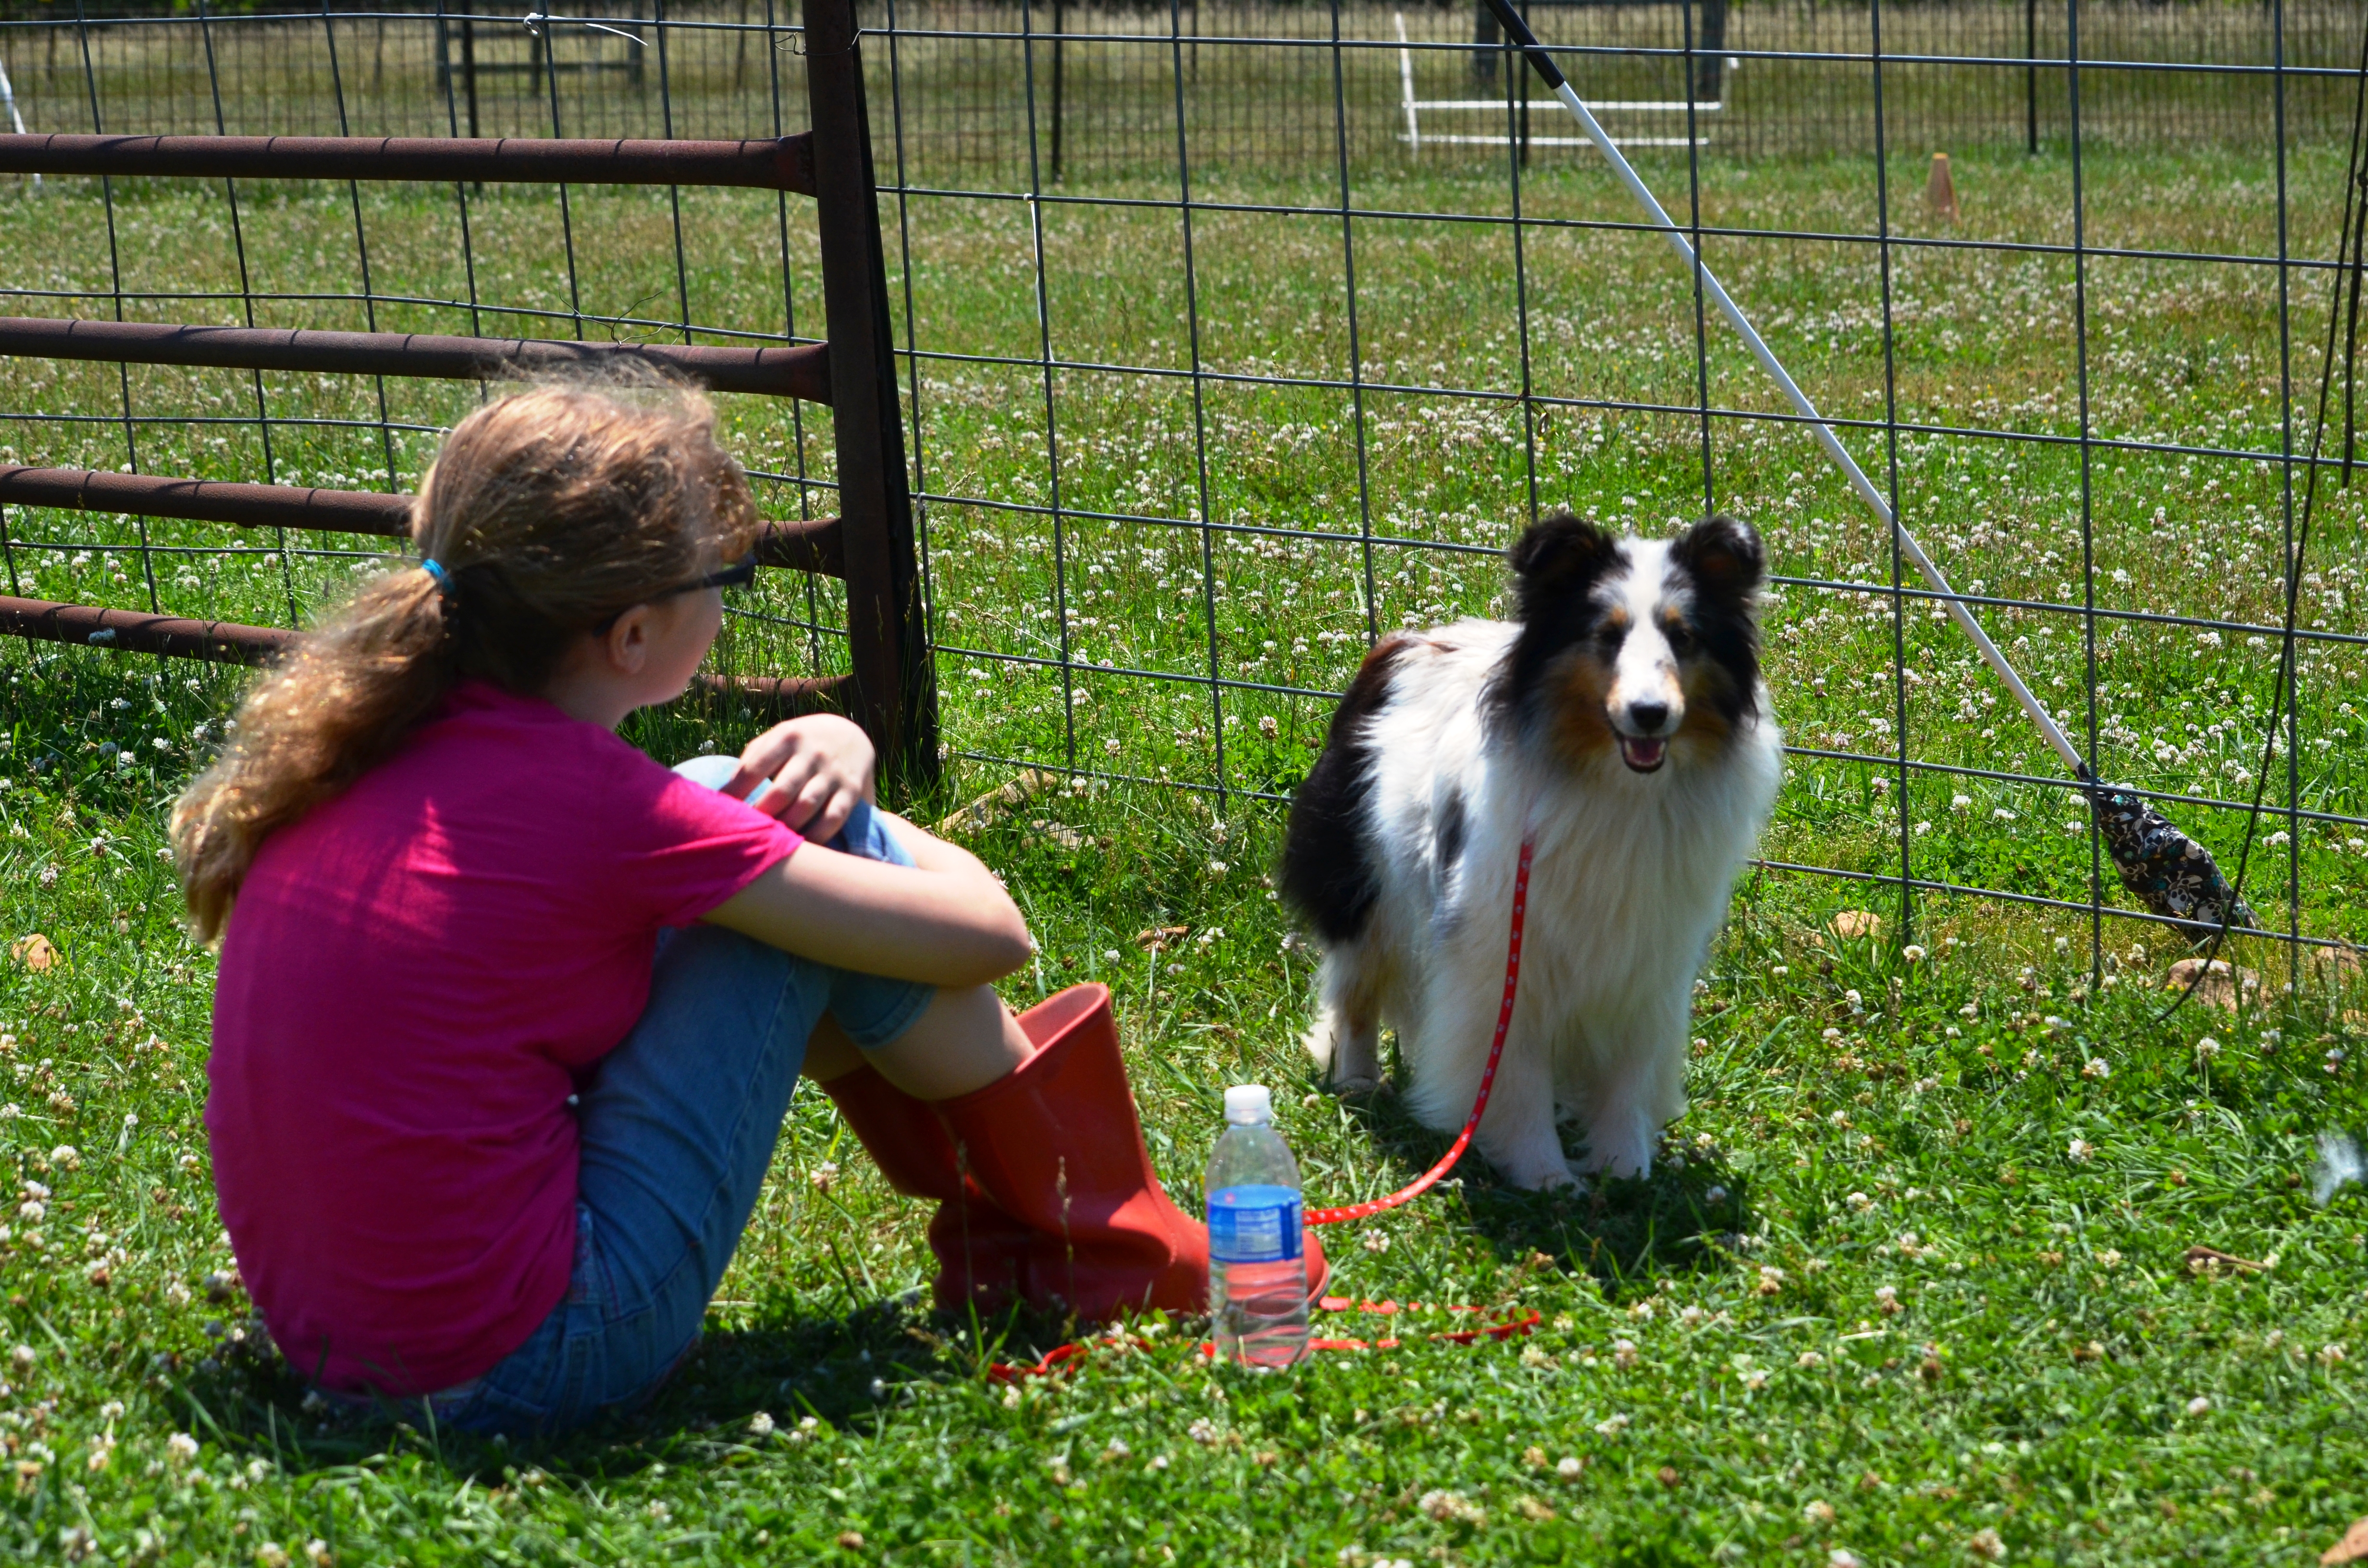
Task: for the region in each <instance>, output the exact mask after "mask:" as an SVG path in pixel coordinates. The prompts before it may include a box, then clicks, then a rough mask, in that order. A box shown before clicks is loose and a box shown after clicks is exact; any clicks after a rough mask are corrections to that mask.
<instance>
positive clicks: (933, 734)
mask: <svg viewBox="0 0 2368 1568" xmlns="http://www.w3.org/2000/svg"><path fill="white" fill-rule="evenodd" d="M805 31H806V37H805V44H806V92H807V96H808V99H809V103H810V107H811V110H812V114H813V123H814V196H815V205H816V207H817V208H818V209H819V218H820V225H821V232H822V233H821V238H822V279H823V305H824V309H825V313H826V315H827V318H828V331H829V334H830V381H831V424H832V426H833V429H834V430H835V432H836V434H837V449H838V488H839V516H840V517H841V518H842V519H843V524H842V527H843V528H844V531H845V536H846V550H847V631H848V653H849V655H850V665H851V666H852V671H853V676H854V679H853V682H852V685H853V687H854V691H853V696H852V699H851V701H850V703H849V710H850V712H851V713H852V715H853V716H854V718H855V719H856V721H857V722H859V723H860V724H861V725H862V726H863V727H864V729H865V730H866V731H867V732H869V733H870V734H871V739H872V744H875V745H877V746H878V747H879V748H880V756H881V763H882V772H883V773H885V774H887V775H888V776H889V777H891V778H902V779H903V780H904V781H905V782H906V783H908V784H916V783H922V782H926V781H928V779H931V778H935V776H936V774H937V769H938V702H937V680H936V671H935V667H934V665H933V664H932V661H931V658H930V653H929V645H928V628H927V625H926V623H925V621H924V620H923V619H922V611H921V574H920V560H919V554H918V551H916V549H915V541H914V529H913V499H912V491H911V485H910V479H909V476H908V475H907V474H906V472H905V439H904V425H903V420H902V417H901V410H900V409H899V407H898V405H897V398H896V366H895V360H894V350H895V345H894V339H893V338H892V337H891V335H890V331H889V324H888V272H887V264H886V257H885V256H884V254H883V253H882V248H881V242H880V208H879V202H878V197H877V194H876V190H877V180H876V178H875V176H874V174H873V171H872V164H871V129H870V119H869V117H868V116H867V115H866V113H865V110H864V100H863V66H862V60H861V58H860V54H859V53H858V51H857V40H858V29H857V27H856V23H855V6H854V3H853V0H805Z"/></svg>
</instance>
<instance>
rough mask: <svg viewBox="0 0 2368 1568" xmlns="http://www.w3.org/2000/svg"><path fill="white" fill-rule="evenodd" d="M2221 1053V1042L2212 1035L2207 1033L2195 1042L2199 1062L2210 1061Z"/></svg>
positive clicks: (2196, 1057)
mask: <svg viewBox="0 0 2368 1568" xmlns="http://www.w3.org/2000/svg"><path fill="white" fill-rule="evenodd" d="M2219 1054H2220V1042H2219V1041H2218V1040H2214V1039H2213V1038H2212V1037H2211V1036H2210V1035H2205V1036H2204V1037H2203V1039H2202V1040H2197V1041H2196V1042H2195V1059H2196V1060H2197V1061H2198V1062H2209V1061H2211V1060H2212V1059H2213V1058H2214V1057H2215V1056H2217V1055H2219Z"/></svg>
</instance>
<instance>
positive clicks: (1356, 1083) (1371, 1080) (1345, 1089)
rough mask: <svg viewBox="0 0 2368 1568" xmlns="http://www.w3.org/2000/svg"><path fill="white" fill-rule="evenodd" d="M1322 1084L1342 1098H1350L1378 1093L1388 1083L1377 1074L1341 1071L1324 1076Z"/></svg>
mask: <svg viewBox="0 0 2368 1568" xmlns="http://www.w3.org/2000/svg"><path fill="white" fill-rule="evenodd" d="M1324 1086H1325V1087H1326V1089H1329V1090H1330V1091H1331V1092H1332V1093H1334V1094H1336V1095H1338V1096H1340V1097H1341V1098H1343V1099H1352V1098H1359V1097H1361V1096H1366V1095H1376V1094H1379V1093H1381V1092H1382V1091H1383V1089H1385V1088H1387V1087H1388V1086H1389V1085H1388V1084H1387V1083H1386V1082H1384V1081H1383V1078H1382V1077H1381V1075H1380V1074H1374V1073H1358V1072H1349V1071H1342V1072H1338V1073H1335V1074H1333V1075H1332V1076H1330V1077H1329V1078H1326V1080H1325V1081H1324Z"/></svg>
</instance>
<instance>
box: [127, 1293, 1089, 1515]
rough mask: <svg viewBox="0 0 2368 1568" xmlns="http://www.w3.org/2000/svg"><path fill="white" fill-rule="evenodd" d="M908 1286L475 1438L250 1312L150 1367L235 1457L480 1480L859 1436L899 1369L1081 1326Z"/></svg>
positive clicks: (936, 1371)
mask: <svg viewBox="0 0 2368 1568" xmlns="http://www.w3.org/2000/svg"><path fill="white" fill-rule="evenodd" d="M919 1296H920V1293H919V1292H917V1291H907V1292H905V1293H904V1294H902V1295H899V1296H895V1297H891V1298H889V1299H887V1300H884V1301H874V1302H871V1303H869V1304H866V1305H864V1306H862V1307H860V1308H858V1309H857V1310H855V1311H853V1312H847V1313H845V1314H843V1315H838V1316H823V1315H813V1316H797V1315H793V1314H791V1313H790V1312H788V1311H787V1309H786V1308H783V1309H781V1315H780V1316H779V1317H777V1318H769V1317H768V1318H767V1319H765V1320H763V1321H760V1322H758V1323H757V1324H754V1325H753V1326H749V1327H746V1328H736V1329H727V1330H721V1331H713V1332H710V1333H708V1334H706V1335H703V1336H702V1337H701V1339H700V1342H699V1344H697V1345H696V1346H693V1347H692V1348H691V1350H690V1353H689V1355H688V1356H686V1357H685V1358H683V1361H682V1363H681V1365H679V1366H678V1367H677V1368H676V1369H675V1371H674V1374H673V1375H672V1376H671V1377H670V1378H668V1379H667V1380H666V1383H665V1384H664V1385H663V1386H662V1387H661V1388H660V1389H659V1390H658V1392H657V1393H656V1395H655V1397H654V1398H652V1399H651V1400H650V1401H649V1402H648V1403H645V1404H643V1405H642V1406H640V1407H639V1408H637V1409H632V1410H630V1411H622V1412H617V1413H612V1414H609V1415H603V1416H601V1417H599V1418H598V1419H597V1420H595V1421H593V1422H591V1423H589V1424H587V1425H586V1426H584V1427H582V1428H579V1429H578V1430H576V1431H575V1432H571V1433H569V1434H567V1435H565V1436H564V1437H552V1438H546V1439H539V1440H532V1441H525V1440H510V1439H505V1438H501V1437H493V1438H485V1437H477V1436H475V1435H473V1434H471V1433H467V1432H461V1431H459V1430H457V1429H455V1428H453V1427H450V1426H441V1425H439V1424H438V1423H437V1422H435V1421H433V1420H432V1419H429V1418H428V1417H427V1416H426V1415H424V1414H423V1413H420V1412H417V1411H410V1410H404V1409H400V1408H398V1407H396V1406H393V1405H392V1404H388V1405H381V1406H380V1407H378V1408H376V1409H369V1410H365V1409H347V1408H345V1407H342V1406H325V1407H324V1403H323V1402H322V1400H321V1398H320V1397H319V1396H318V1395H316V1394H314V1393H313V1392H312V1391H311V1389H310V1387H309V1385H308V1384H307V1383H306V1381H304V1380H303V1379H302V1377H301V1376H299V1375H298V1374H297V1373H296V1372H295V1370H294V1369H291V1368H290V1366H289V1364H288V1363H287V1362H286V1361H285V1360H283V1359H282V1358H280V1357H279V1354H278V1353H277V1351H275V1350H272V1349H271V1348H270V1347H269V1345H268V1339H266V1338H264V1337H263V1336H262V1335H260V1333H259V1323H256V1322H250V1324H248V1325H247V1327H246V1328H245V1329H244V1330H242V1331H240V1332H239V1333H237V1334H235V1335H232V1336H229V1337H227V1338H225V1339H224V1340H222V1343H221V1344H220V1345H219V1346H218V1347H217V1349H216V1353H215V1354H214V1355H212V1356H209V1357H206V1358H203V1359H200V1360H196V1361H193V1362H191V1363H190V1364H188V1366H187V1367H185V1368H178V1369H175V1368H160V1369H159V1371H158V1374H157V1375H158V1377H159V1379H160V1380H161V1381H162V1382H163V1383H164V1384H165V1386H167V1387H169V1388H170V1389H171V1391H172V1394H173V1396H174V1403H176V1404H177V1405H178V1406H179V1407H180V1410H179V1412H178V1414H179V1415H180V1417H181V1419H182V1421H183V1424H184V1425H185V1426H186V1427H187V1429H188V1431H190V1432H191V1433H193V1434H195V1435H196V1436H197V1437H199V1439H200V1440H202V1441H204V1442H207V1443H210V1444H213V1445H217V1446H219V1447H220V1448H221V1449H222V1450H224V1451H225V1452H227V1453H229V1454H230V1455H233V1456H234V1457H235V1458H236V1459H237V1460H239V1461H241V1462H244V1461H245V1460H252V1459H262V1460H269V1461H270V1462H271V1463H272V1464H273V1466H274V1467H275V1468H277V1469H279V1470H281V1471H287V1472H290V1473H294V1474H305V1473H313V1472H318V1471H329V1470H336V1469H341V1468H345V1467H348V1466H353V1465H357V1464H363V1463H369V1462H372V1461H374V1460H379V1459H381V1457H382V1456H388V1455H394V1454H414V1455H417V1456H419V1457H421V1458H424V1459H427V1460H430V1461H431V1462H434V1463H437V1464H439V1465H441V1466H443V1467H444V1468H446V1469H448V1470H450V1471H451V1472H452V1473H454V1474H455V1475H472V1476H474V1477H476V1478H477V1479H478V1480H480V1481H482V1482H484V1483H485V1484H487V1485H495V1484H499V1483H501V1481H502V1479H503V1475H504V1471H506V1470H507V1469H509V1468H511V1467H514V1466H518V1465H524V1464H529V1463H530V1464H533V1465H536V1466H539V1467H541V1469H543V1470H545V1471H551V1472H552V1473H554V1474H558V1475H575V1476H582V1477H587V1478H592V1477H613V1476H617V1475H620V1474H631V1473H632V1472H634V1471H639V1470H641V1469H643V1467H645V1466H647V1465H649V1464H651V1463H654V1462H656V1461H659V1460H674V1459H677V1458H700V1457H713V1456H715V1455H719V1454H721V1453H722V1452H723V1451H725V1450H728V1449H732V1448H734V1447H737V1446H739V1445H741V1444H743V1443H746V1442H747V1441H749V1440H750V1439H751V1437H754V1436H756V1431H755V1428H753V1427H752V1426H751V1422H752V1420H754V1418H756V1417H757V1415H759V1414H760V1413H761V1414H762V1415H765V1416H766V1417H768V1418H769V1420H770V1422H771V1423H772V1425H773V1426H774V1427H776V1428H780V1429H783V1430H785V1431H791V1432H793V1431H794V1429H795V1428H796V1426H797V1424H798V1423H799V1422H800V1421H801V1420H803V1419H806V1418H809V1417H811V1418H814V1419H815V1420H819V1421H821V1422H824V1423H826V1424H827V1425H829V1426H832V1427H834V1428H837V1430H839V1431H841V1432H848V1433H853V1434H856V1435H860V1434H861V1433H862V1432H863V1431H864V1429H865V1427H866V1425H867V1423H868V1422H869V1420H870V1419H871V1417H872V1416H873V1415H875V1414H878V1413H881V1412H883V1411H886V1410H889V1409H893V1408H894V1406H895V1405H896V1403H898V1402H899V1400H900V1399H901V1398H902V1397H903V1396H902V1392H901V1391H902V1390H904V1389H905V1388H906V1387H907V1386H909V1385H911V1384H914V1383H918V1382H932V1383H943V1382H949V1381H960V1380H962V1379H964V1378H966V1377H973V1376H979V1375H982V1374H983V1373H984V1372H985V1369H986V1367H987V1366H988V1365H989V1364H991V1363H994V1362H997V1361H1003V1362H1015V1363H1017V1362H1027V1361H1033V1360H1036V1359H1037V1358H1041V1357H1042V1356H1043V1355H1044V1354H1046V1353H1047V1352H1049V1351H1051V1350H1052V1349H1053V1348H1054V1347H1055V1346H1060V1345H1062V1344H1064V1343H1066V1342H1067V1341H1070V1340H1072V1339H1075V1338H1076V1337H1077V1336H1078V1334H1079V1332H1080V1331H1079V1329H1078V1327H1077V1325H1076V1324H1075V1323H1074V1322H1071V1321H1067V1320H1064V1319H1058V1318H1054V1317H1052V1316H1050V1315H1048V1314H1043V1313H1031V1312H1025V1311H1018V1312H1011V1313H1008V1314H1005V1315H1001V1316H998V1317H996V1318H992V1319H984V1318H983V1319H981V1320H980V1321H979V1322H978V1323H977V1324H975V1331H974V1332H973V1324H970V1323H968V1322H960V1323H957V1322H956V1321H954V1320H953V1319H951V1317H949V1316H948V1315H946V1314H943V1313H932V1312H929V1310H928V1307H927V1305H926V1304H925V1303H924V1302H923V1301H921V1300H920V1299H919ZM777 1440H778V1439H777ZM789 1440H791V1441H796V1440H800V1439H797V1438H795V1437H791V1438H790V1439H789Z"/></svg>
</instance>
